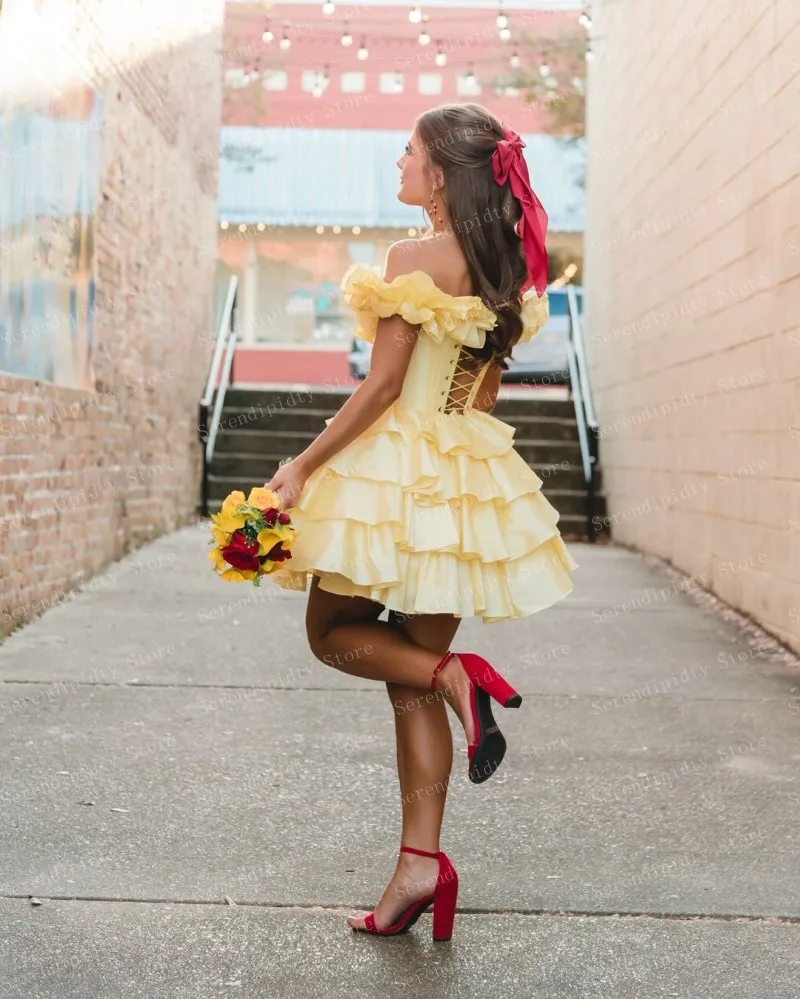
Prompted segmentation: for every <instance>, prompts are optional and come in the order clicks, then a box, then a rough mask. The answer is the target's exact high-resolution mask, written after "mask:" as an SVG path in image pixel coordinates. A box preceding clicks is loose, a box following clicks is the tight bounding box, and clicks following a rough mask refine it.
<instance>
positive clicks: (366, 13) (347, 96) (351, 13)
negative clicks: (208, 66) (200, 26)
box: [223, 3, 585, 132]
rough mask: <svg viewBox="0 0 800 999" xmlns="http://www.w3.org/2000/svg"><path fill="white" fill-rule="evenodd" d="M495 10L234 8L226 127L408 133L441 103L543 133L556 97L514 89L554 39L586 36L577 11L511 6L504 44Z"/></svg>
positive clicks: (228, 32) (228, 38)
mask: <svg viewBox="0 0 800 999" xmlns="http://www.w3.org/2000/svg"><path fill="white" fill-rule="evenodd" d="M498 9H499V8H492V7H486V8H484V9H482V10H476V9H475V8H467V7H464V8H458V7H446V8H443V7H433V8H426V7H424V6H423V7H421V8H416V10H418V11H419V12H420V15H421V18H422V20H420V21H414V22H412V21H410V20H409V12H410V11H411V10H412V8H411V6H410V5H398V6H377V7H373V6H369V7H367V6H363V5H362V6H355V5H353V6H345V5H342V4H337V5H336V6H335V8H334V11H333V13H332V14H330V15H326V14H324V13H323V7H322V4H321V3H314V4H274V5H272V6H270V7H268V8H265V7H264V6H262V5H260V4H249V3H235V4H229V5H228V13H227V18H226V29H225V40H224V47H223V63H224V71H225V98H224V104H223V124H225V125H255V126H259V125H260V126H269V127H280V126H284V127H287V128H353V129H373V128H375V129H377V128H380V129H407V128H410V125H411V123H412V122H413V120H414V118H415V117H416V116H417V115H419V114H421V113H422V112H423V111H425V110H427V109H428V108H430V107H433V106H435V105H436V104H442V103H446V102H451V101H473V100H474V101H477V102H478V103H480V104H483V105H484V106H485V107H487V108H488V109H489V110H491V111H492V112H494V113H495V114H496V115H497V116H498V117H499V118H501V120H504V121H507V122H508V123H509V124H510V125H511V126H512V127H514V128H515V129H516V130H517V131H518V132H539V131H543V130H544V126H545V123H546V120H547V117H548V110H547V101H546V100H545V101H542V102H540V103H539V104H531V103H527V102H526V101H525V97H524V93H523V92H522V91H521V90H520V89H519V88H518V87H517V86H515V84H518V83H519V82H520V79H521V75H531V74H534V73H538V72H539V68H540V66H542V65H543V64H545V65H546V63H547V58H548V42H550V41H551V40H552V39H554V38H563V37H564V36H574V37H575V38H576V39H577V38H581V37H585V32H584V31H583V29H582V28H581V27H580V25H579V24H578V21H577V18H578V13H577V12H574V11H573V12H564V11H559V12H555V11H536V10H509V11H507V13H506V17H507V19H508V20H507V24H506V25H505V32H507V38H506V40H503V37H501V27H500V24H502V21H501V22H500V24H499V23H498ZM421 35H423V36H427V37H428V38H429V41H428V42H427V44H424V45H423V44H421V43H420V36H421ZM270 36H271V38H270ZM343 37H344V38H345V40H347V38H348V37H349V38H350V43H349V44H348V45H344V44H342V39H343Z"/></svg>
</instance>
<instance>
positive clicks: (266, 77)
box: [261, 69, 288, 90]
mask: <svg viewBox="0 0 800 999" xmlns="http://www.w3.org/2000/svg"><path fill="white" fill-rule="evenodd" d="M287 85H288V74H287V72H286V70H285V69H265V70H264V73H263V74H262V79H261V86H262V87H263V88H264V90H286V87H287Z"/></svg>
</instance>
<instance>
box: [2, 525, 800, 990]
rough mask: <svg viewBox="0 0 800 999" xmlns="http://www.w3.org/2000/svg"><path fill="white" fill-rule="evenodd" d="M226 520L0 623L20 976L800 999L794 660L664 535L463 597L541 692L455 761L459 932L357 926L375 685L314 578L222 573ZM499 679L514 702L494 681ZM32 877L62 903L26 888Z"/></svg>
mask: <svg viewBox="0 0 800 999" xmlns="http://www.w3.org/2000/svg"><path fill="white" fill-rule="evenodd" d="M206 537H207V528H206V527H205V525H197V526H192V527H188V528H185V529H184V530H182V531H179V532H177V533H175V534H172V535H170V536H168V537H165V538H161V539H160V540H158V541H156V542H155V543H153V544H150V545H148V546H147V547H146V548H144V549H140V550H139V551H137V552H135V553H134V554H132V555H130V556H128V557H127V558H126V559H125V560H123V561H122V562H120V563H118V564H116V565H115V566H113V567H112V568H111V569H110V570H108V571H107V572H106V573H104V574H103V575H101V576H99V577H97V578H96V579H95V580H93V581H92V583H91V584H88V585H87V586H85V587H84V589H83V592H81V593H79V594H77V595H76V597H75V599H74V600H68V601H64V602H62V603H61V604H60V605H59V606H57V607H55V608H53V609H52V610H50V611H48V612H47V613H46V614H45V616H44V617H43V618H41V619H39V620H38V621H36V622H34V623H32V624H30V625H28V626H27V627H25V628H23V629H21V630H19V631H18V632H16V633H15V634H13V635H12V636H11V637H10V638H8V639H7V640H6V641H5V642H4V643H3V645H2V646H0V681H2V682H0V754H2V759H3V760H4V765H3V767H2V771H0V856H1V857H2V864H0V996H2V997H3V999H56V997H57V999H90V997H91V999H106V997H109V999H110V997H111V996H120V995H122V996H125V997H137V999H138V997H142V999H145V997H146V999H162V997H163V999H184V997H185V999H223V997H228V996H247V997H248V999H251V997H259V999H271V997H273V996H274V997H306V996H309V997H310V996H314V997H317V996H319V997H323V999H340V997H341V999H344V997H347V999H353V997H364V999H366V997H370V999H373V997H375V996H380V997H384V999H396V997H397V999H399V997H403V999H407V997H408V996H420V997H423V999H428V997H437V999H450V997H453V999H455V997H459V999H464V997H466V999H471V997H483V996H486V995H492V996H497V997H500V999H518V997H519V999H523V997H524V999H530V997H534V996H535V997H537V999H628V997H631V999H645V997H646V999H662V997H664V999H666V997H680V999H762V997H763V999H796V997H797V996H798V995H800V862H799V861H798V857H800V779H798V773H799V772H800V670H798V668H797V665H796V663H793V662H792V657H791V656H789V655H787V654H786V653H785V652H784V653H780V652H776V653H773V652H772V651H770V645H769V643H765V642H764V641H763V640H758V639H757V638H753V637H752V636H753V634H754V633H755V630H754V629H753V627H752V626H750V627H742V626H741V625H740V624H738V623H737V622H736V620H735V619H734V616H732V615H730V614H723V613H721V612H720V610H719V609H718V608H716V607H715V606H714V601H711V600H709V599H708V598H704V599H698V597H697V595H696V594H693V593H692V592H687V590H688V589H689V587H687V586H686V584H684V585H681V584H680V583H679V580H680V578H681V577H680V576H679V574H677V573H674V572H673V571H672V570H666V569H662V568H661V567H660V566H659V565H658V564H657V563H656V562H655V561H654V560H651V559H645V558H643V557H641V556H639V555H637V554H635V553H632V552H628V551H626V550H624V549H621V548H615V547H601V546H597V547H590V546H572V551H573V553H574V554H575V557H576V559H577V561H578V562H579V563H580V568H579V569H578V571H577V573H576V574H575V584H576V589H575V592H574V593H573V594H571V595H570V597H568V598H567V599H566V600H564V601H562V602H561V603H559V604H558V605H556V607H554V608H552V609H551V610H550V611H546V612H543V613H541V614H537V615H535V616H533V617H530V618H526V619H523V620H521V621H517V622H511V623H506V624H482V623H481V622H480V621H479V620H467V621H465V622H464V623H463V624H462V626H461V629H460V632H459V636H458V640H457V642H456V643H454V645H455V648H456V649H458V648H462V649H471V650H475V651H477V652H482V653H484V654H486V655H487V656H488V657H489V658H490V659H491V660H492V661H493V662H494V663H495V664H496V665H497V666H498V668H499V669H501V671H502V672H504V673H507V674H508V676H509V679H510V680H511V682H512V683H513V684H514V685H515V686H517V687H518V688H519V689H520V691H521V692H522V694H523V696H524V703H523V706H522V708H521V709H520V710H519V711H508V712H503V711H500V716H501V718H499V719H498V720H501V722H502V725H503V731H504V733H505V735H506V737H507V739H508V742H509V752H508V756H507V757H506V760H505V762H504V763H503V765H502V768H501V769H500V770H499V771H498V773H497V774H496V775H495V776H494V777H493V778H492V779H491V780H490V781H488V782H487V783H486V784H483V785H480V786H474V785H472V784H470V783H469V782H468V781H467V779H466V753H465V747H464V740H463V737H462V735H461V733H460V730H459V728H458V726H457V723H455V722H453V727H454V735H455V771H454V777H453V781H452V784H451V791H450V796H449V800H448V808H447V816H446V826H445V832H444V836H443V841H442V848H443V849H444V850H446V851H447V852H448V854H449V855H450V856H451V857H452V859H453V861H454V863H455V865H456V867H457V869H458V871H459V876H460V894H459V910H458V914H457V916H456V923H455V930H454V936H453V939H452V941H451V942H450V943H445V944H436V945H434V944H433V943H432V941H431V937H430V926H431V923H430V920H431V917H430V915H424V916H423V917H422V919H421V920H420V921H419V922H418V923H417V925H416V927H415V928H414V929H413V930H412V931H411V932H410V933H409V934H407V935H406V936H404V937H396V938H392V939H386V938H384V939H381V938H373V937H368V936H365V935H362V934H354V933H353V932H352V931H351V930H350V929H349V928H348V927H347V925H346V922H345V915H346V914H347V913H349V912H350V911H351V909H353V908H370V907H371V906H372V905H373V904H374V902H375V901H376V900H377V898H378V897H379V895H380V893H381V892H382V890H383V888H384V885H385V883H386V880H387V879H388V877H389V875H390V874H391V872H392V870H393V868H394V861H395V856H396V850H397V845H398V830H399V792H398V786H397V783H396V776H395V773H394V738H393V732H392V715H391V708H390V705H389V703H388V700H387V697H386V693H385V689H384V688H383V687H382V686H381V685H379V684H375V683H370V682H368V681H362V680H358V679H354V678H350V677H348V676H346V675H344V674H343V673H339V672H337V671H335V670H333V669H329V668H327V667H325V666H324V665H323V664H321V663H319V662H318V661H317V660H315V659H313V657H312V656H311V654H310V653H309V651H308V649H307V645H306V641H305V633H304V607H305V595H304V594H298V593H291V592H288V591H284V590H280V589H279V588H277V587H275V586H274V585H272V584H269V583H265V584H264V585H263V586H262V587H261V588H260V589H254V588H252V587H249V586H245V585H241V586H235V585H226V584H223V583H221V582H219V581H218V580H216V579H215V578H214V577H213V576H212V574H211V572H210V571H207V568H206V567H207V564H208V563H207V562H206ZM498 710H499V709H498ZM30 896H35V898H36V899H38V900H40V901H41V904H39V905H37V904H35V903H34V902H33V901H32V900H31V898H30Z"/></svg>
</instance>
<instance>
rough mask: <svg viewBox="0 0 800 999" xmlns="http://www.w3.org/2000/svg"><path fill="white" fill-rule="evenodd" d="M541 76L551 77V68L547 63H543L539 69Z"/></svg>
mask: <svg viewBox="0 0 800 999" xmlns="http://www.w3.org/2000/svg"><path fill="white" fill-rule="evenodd" d="M539 74H540V76H549V75H550V67H549V66H548V65H547V63H546V62H543V63H542V65H541V66H540V67H539Z"/></svg>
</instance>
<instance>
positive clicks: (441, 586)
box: [267, 264, 578, 622]
mask: <svg viewBox="0 0 800 999" xmlns="http://www.w3.org/2000/svg"><path fill="white" fill-rule="evenodd" d="M342 291H343V293H344V298H345V301H346V302H347V304H348V305H349V306H350V307H351V308H352V309H353V311H354V312H355V314H356V318H357V322H358V330H357V335H358V336H360V337H362V338H364V339H366V340H374V337H375V331H376V328H377V323H378V320H379V319H380V318H385V317H388V316H391V315H401V316H402V317H403V318H404V319H405V320H406V321H407V322H409V323H411V324H412V325H419V327H420V335H419V338H418V340H417V342H416V344H415V346H414V352H413V354H412V358H411V363H410V364H409V368H408V371H407V373H406V378H405V382H404V385H403V391H402V393H401V395H400V398H399V399H398V400H397V402H395V403H394V404H393V405H392V406H390V407H389V409H387V410H386V411H385V412H384V413H383V414H382V415H381V416H380V417H379V418H378V419H377V420H376V421H375V422H374V423H373V424H372V426H370V427H369V428H368V429H367V430H366V431H364V433H362V434H361V435H360V436H359V437H358V438H356V440H354V441H352V442H351V443H350V444H349V445H347V446H346V447H345V448H343V449H342V450H341V451H340V452H339V453H338V454H336V455H335V456H334V457H333V458H332V459H331V460H330V461H329V462H328V463H327V464H326V465H325V466H323V467H321V468H318V469H317V470H316V471H315V472H314V473H313V474H312V475H311V476H309V478H308V480H307V481H306V485H305V488H304V489H303V492H302V494H301V496H300V497H299V499H298V500H297V502H296V504H295V506H294V507H293V508H292V521H293V523H294V525H295V526H296V527H297V529H298V531H299V532H301V533H299V534H298V536H297V539H296V541H295V544H294V547H293V549H292V559H291V560H290V561H289V562H287V563H285V564H284V566H283V567H282V568H281V569H280V570H278V571H277V572H275V573H273V574H272V575H270V576H268V577H267V578H268V579H271V580H272V581H273V582H275V583H276V584H277V585H279V586H282V587H285V588H287V589H296V590H305V589H306V586H307V582H308V578H309V577H310V576H311V575H312V574H313V575H317V576H319V577H320V583H319V585H320V587H321V588H322V589H325V590H329V591H330V592H332V593H339V594H344V595H347V596H361V597H367V598H368V599H370V600H375V601H377V602H379V603H381V604H383V605H384V606H385V607H388V608H391V609H393V610H396V611H398V612H403V613H407V614H442V613H449V614H455V615H456V616H458V617H478V616H479V617H481V618H482V619H483V621H485V622H492V621H502V620H507V619H509V618H518V617H524V616H526V615H528V614H534V613H536V612H537V611H540V610H543V609H544V608H546V607H549V606H551V605H552V604H554V603H555V602H556V601H558V600H561V599H562V598H563V597H565V596H566V595H567V594H568V593H569V592H571V590H572V588H573V584H572V580H571V577H570V573H571V571H572V570H574V569H576V568H577V567H578V565H577V563H576V562H575V560H574V559H573V558H572V556H571V555H570V553H569V551H568V550H567V548H566V545H565V544H564V542H563V540H562V538H561V535H560V533H559V531H558V528H557V522H558V516H559V515H558V511H557V510H556V509H555V508H554V507H553V506H552V505H551V504H550V503H549V501H548V500H547V499H545V497H544V496H543V495H542V493H541V485H542V480H541V479H540V478H539V477H538V476H537V475H536V473H535V472H534V471H533V470H532V469H531V468H530V467H529V466H528V464H527V463H526V462H525V461H524V460H523V458H521V457H520V455H519V454H518V453H517V452H516V451H515V450H514V447H513V437H514V428H513V427H512V426H510V425H509V424H507V423H504V422H502V421H501V420H498V419H497V418H496V417H494V416H492V415H491V414H489V413H484V412H481V411H480V410H476V409H472V408H471V407H470V406H468V407H467V408H466V409H465V410H464V411H463V412H448V413H445V412H443V411H442V408H443V406H444V401H445V399H446V397H447V392H448V390H449V385H450V378H451V375H452V370H453V367H454V361H455V358H456V357H457V356H458V353H459V351H460V349H461V346H462V345H465V344H466V345H468V346H482V345H483V342H484V339H485V332H486V330H487V329H491V328H492V327H493V326H494V324H495V322H496V318H495V316H494V314H493V313H492V312H491V311H490V310H489V309H488V308H487V307H486V306H485V305H484V304H483V302H482V301H481V300H480V298H478V297H477V296H471V295H464V296H452V295H447V294H445V293H444V292H442V291H440V290H439V289H438V288H437V287H436V285H434V283H433V281H432V280H431V278H430V277H429V276H428V275H427V274H425V273H423V272H422V271H414V272H412V273H411V274H404V275H401V276H400V277H398V278H395V279H394V281H392V282H385V281H383V280H382V279H381V278H379V277H378V276H377V275H375V274H374V273H373V272H372V271H370V270H369V269H367V268H366V267H363V266H362V265H360V264H354V265H353V266H352V267H350V268H349V269H348V271H347V273H346V274H345V276H344V278H343V279H342ZM547 315H548V312H547V296H546V295H543V296H542V298H536V296H535V293H534V294H533V295H532V296H530V295H529V296H528V297H526V298H525V299H523V311H522V316H523V323H524V324H525V331H524V334H523V339H524V340H528V339H530V337H531V336H533V335H534V334H535V333H536V331H537V330H538V329H539V328H540V327H541V326H542V325H543V324H544V323H545V322H546V320H547ZM473 397H474V393H473ZM327 422H330V421H327Z"/></svg>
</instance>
